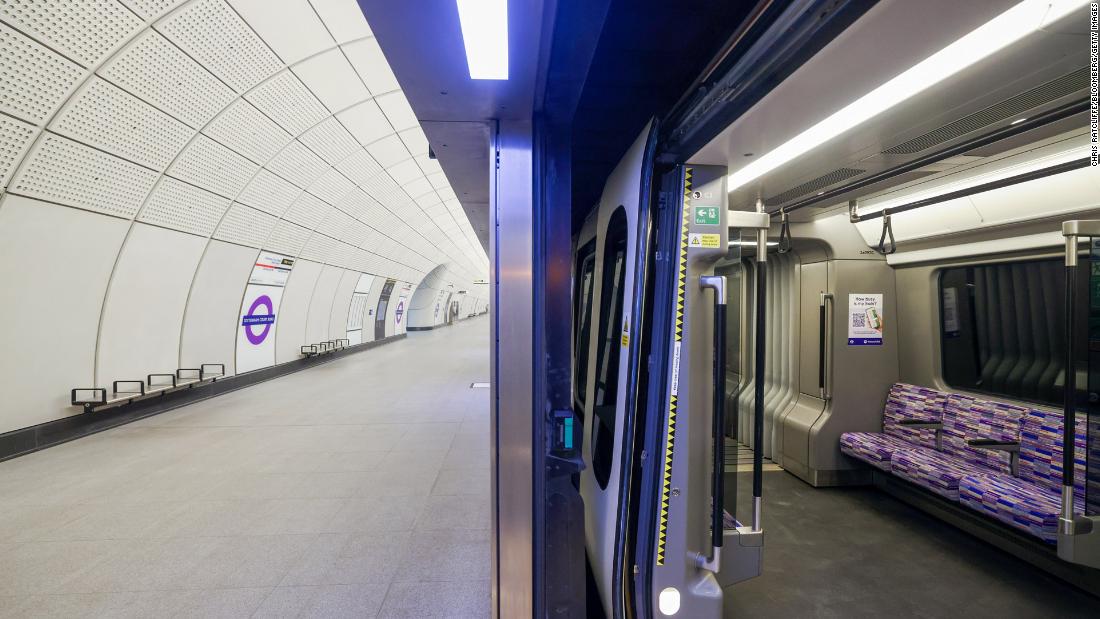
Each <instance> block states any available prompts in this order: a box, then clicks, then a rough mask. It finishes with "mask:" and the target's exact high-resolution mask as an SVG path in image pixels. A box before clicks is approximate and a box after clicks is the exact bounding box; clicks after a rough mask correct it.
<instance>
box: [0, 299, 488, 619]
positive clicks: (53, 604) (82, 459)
mask: <svg viewBox="0 0 1100 619" xmlns="http://www.w3.org/2000/svg"><path fill="white" fill-rule="evenodd" d="M488 328H489V323H488V319H487V318H476V319H471V320H469V321H463V322H460V323H458V324H457V325H455V326H452V327H447V328H443V329H438V330H434V331H427V332H417V333H410V334H409V337H408V338H407V339H405V340H400V341H397V342H394V343H391V344H387V345H385V346H381V347H379V348H375V349H371V350H369V351H366V352H363V353H359V354H354V355H350V356H347V357H343V358H340V359H337V360H335V361H333V362H330V363H327V364H324V365H321V366H317V367H314V368H311V369H308V370H304V371H302V372H298V373H295V374H291V375H288V376H285V377H282V378H278V379H275V380H272V381H269V382H265V383H261V384H258V385H254V386H251V387H248V388H246V389H242V390H239V391H236V392H232V393H229V394H226V395H222V396H219V397H216V398H212V399H210V400H206V401H203V402H199V403H196V404H192V405H190V406H187V407H184V408H180V409H177V410H174V411H170V412H166V413H163V414H160V415H157V416H154V417H149V418H146V419H144V420H141V421H139V422H135V423H132V424H129V425H125V426H122V427H119V428H115V429H113V430H109V431H106V432H102V433H99V434H96V435H93V436H89V437H86V438H82V439H79V440H76V441H73V442H70V443H66V444H64V445H60V446H57V447H53V448H50V449H46V450H43V451H40V452H37V453H34V454H30V455H27V456H23V457H20V458H15V459H13V460H9V461H7V462H2V463H0V617H9V616H11V617H16V616H17V617H43V616H57V617H78V616H99V617H167V616H196V617H217V616H227V617H250V616H255V617H294V616H318V617H339V616H348V617H352V616H354V617H376V616H377V617H391V616H401V617H444V616H446V617H452V616H453V617H463V618H465V617H484V616H488V614H489V597H490V586H489V553H490V533H489V526H490V510H489V451H488V449H489V438H488V437H489V422H488V417H489V410H488V409H489V399H488V390H486V389H471V388H470V387H471V383H473V382H478V381H487V380H488V379H489V337H488V335H489V334H488Z"/></svg>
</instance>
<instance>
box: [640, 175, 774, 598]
mask: <svg viewBox="0 0 1100 619" xmlns="http://www.w3.org/2000/svg"><path fill="white" fill-rule="evenodd" d="M659 205H660V206H659V208H658V211H657V212H656V213H655V239H654V252H653V254H654V257H655V259H654V262H653V277H652V289H651V292H650V296H651V310H650V311H648V312H647V313H646V315H647V318H646V321H647V324H645V325H642V328H643V329H645V330H646V331H647V332H648V333H651V334H652V337H651V338H650V340H649V341H648V342H647V343H646V348H645V355H646V358H648V359H649V367H648V373H647V376H648V380H647V381H646V382H645V384H644V389H645V391H644V397H645V400H646V401H645V407H644V409H643V411H642V412H641V414H640V415H639V419H641V420H644V423H645V431H644V435H642V436H640V443H639V444H640V449H638V450H637V454H636V455H637V459H636V463H635V464H636V466H635V469H636V471H637V474H636V479H635V481H636V483H635V494H634V496H633V497H632V499H633V503H634V505H635V507H634V512H635V517H636V526H635V535H634V538H633V541H634V544H633V547H632V548H631V549H630V551H631V554H632V557H633V561H632V562H633V571H634V574H635V576H634V578H633V585H634V586H633V587H632V591H631V605H632V607H633V608H634V609H635V616H642V617H670V616H680V617H721V616H722V599H723V589H724V588H725V587H728V586H730V585H732V584H734V583H736V582H740V581H742V580H746V579H749V578H752V577H755V576H758V575H759V574H760V570H761V561H762V553H763V531H762V529H761V527H760V504H761V479H760V475H761V471H762V462H761V455H762V452H761V450H760V449H759V448H757V449H756V450H755V452H754V462H753V470H752V472H753V478H752V481H753V488H752V503H751V507H749V511H750V512H751V516H749V518H748V519H750V520H751V524H750V525H748V526H742V524H741V522H740V521H739V520H738V519H737V517H736V516H737V510H736V509H735V503H736V483H735V482H736V476H735V475H731V476H730V477H731V479H727V475H726V458H725V440H726V437H725V432H724V428H725V427H726V420H725V403H726V384H725V381H726V350H727V342H726V337H727V333H728V332H727V329H726V305H727V282H726V278H725V277H723V276H716V275H715V266H716V264H717V263H718V262H719V261H721V260H723V259H725V260H726V261H727V262H728V261H729V260H730V254H731V253H732V254H735V255H734V257H733V258H734V259H738V258H739V257H740V255H739V247H740V244H741V241H740V240H735V241H733V242H732V243H731V242H730V236H731V233H732V234H734V235H735V236H737V237H739V236H740V233H741V232H742V231H749V233H750V234H751V236H752V237H753V238H754V239H756V240H759V241H760V243H761V244H763V243H766V242H767V239H766V233H767V227H768V217H767V215H766V214H764V213H760V212H731V211H729V210H728V205H727V192H726V168H725V167H723V166H704V165H691V164H687V165H679V166H676V167H675V168H674V169H673V170H672V171H670V172H668V173H666V174H665V175H664V176H663V178H662V180H661V191H660V200H659ZM761 239H762V240H761ZM758 253H760V254H762V255H763V260H766V252H758ZM760 259H761V258H760V256H758V260H760ZM762 268H763V264H762V263H758V270H762ZM761 292H762V293H763V291H761ZM761 298H762V297H761ZM758 311H759V310H758ZM757 322H758V321H757ZM762 355H763V349H762V348H761V349H759V350H758V351H757V355H756V363H757V364H760V365H762V364H763V358H762ZM761 386H762V383H761ZM761 427H762V426H761ZM757 444H758V445H759V441H758V442H757ZM731 488H732V490H731ZM727 497H728V499H727Z"/></svg>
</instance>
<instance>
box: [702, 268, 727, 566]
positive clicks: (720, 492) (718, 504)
mask: <svg viewBox="0 0 1100 619" xmlns="http://www.w3.org/2000/svg"><path fill="white" fill-rule="evenodd" d="M699 286H700V287H702V288H710V289H711V290H713V291H714V365H713V366H712V370H713V372H714V385H713V387H714V402H713V406H714V411H713V413H714V414H713V415H712V416H711V433H712V436H713V440H714V447H713V451H714V462H713V463H712V466H713V467H714V468H713V470H712V471H711V478H710V479H711V488H710V496H711V504H710V541H711V553H710V557H709V558H707V557H704V556H703V555H702V554H700V555H699V556H698V557H697V558H696V561H695V564H696V565H697V566H698V567H701V568H703V569H706V570H709V571H711V572H714V573H715V574H717V573H718V570H719V569H721V567H722V565H721V556H722V540H723V539H725V517H724V516H725V515H724V514H723V513H722V512H723V505H724V503H725V500H724V495H725V468H726V449H725V447H726V443H725V441H726V437H725V427H726V278H725V277H724V276H722V275H704V276H702V277H700V278H699Z"/></svg>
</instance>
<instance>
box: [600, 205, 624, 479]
mask: <svg viewBox="0 0 1100 619" xmlns="http://www.w3.org/2000/svg"><path fill="white" fill-rule="evenodd" d="M626 235H627V225H626V211H624V210H623V208H622V207H619V208H618V209H617V210H616V211H615V212H614V214H612V215H611V219H610V221H608V224H607V231H606V234H605V235H604V247H603V265H602V267H601V272H600V286H601V288H600V322H599V337H598V338H597V339H596V386H595V393H594V394H593V399H594V401H593V406H592V410H593V412H594V413H595V415H594V419H593V423H592V473H593V474H594V475H595V477H596V482H597V483H599V485H600V488H607V480H608V479H609V478H610V477H611V463H612V456H613V454H614V451H615V449H614V447H615V417H616V410H615V409H616V404H617V403H618V396H619V394H618V390H619V352H620V351H621V350H622V346H621V345H620V334H619V331H620V329H621V327H622V321H623V289H624V287H625V285H626Z"/></svg>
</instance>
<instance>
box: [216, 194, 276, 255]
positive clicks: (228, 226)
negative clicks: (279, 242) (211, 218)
mask: <svg viewBox="0 0 1100 619" xmlns="http://www.w3.org/2000/svg"><path fill="white" fill-rule="evenodd" d="M277 221H278V220H277V219H275V218H274V217H272V216H271V215H268V214H267V213H264V212H262V211H257V210H256V209H254V208H251V207H248V206H245V205H243V204H233V206H231V207H229V211H228V212H227V213H226V214H225V217H224V218H223V219H222V221H221V224H219V225H218V230H217V232H215V233H214V238H216V239H221V240H223V241H229V242H230V243H237V244H238V245H247V246H248V247H256V248H260V247H263V245H264V241H265V240H267V237H268V235H270V234H271V231H272V230H273V229H274V228H275V223H276V222H277Z"/></svg>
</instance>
